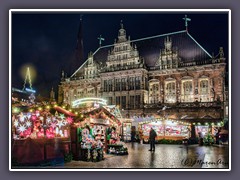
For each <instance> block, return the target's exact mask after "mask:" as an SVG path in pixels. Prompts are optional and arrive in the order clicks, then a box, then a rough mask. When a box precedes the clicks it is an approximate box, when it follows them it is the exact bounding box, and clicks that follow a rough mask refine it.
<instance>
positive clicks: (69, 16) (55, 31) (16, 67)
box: [12, 12, 228, 97]
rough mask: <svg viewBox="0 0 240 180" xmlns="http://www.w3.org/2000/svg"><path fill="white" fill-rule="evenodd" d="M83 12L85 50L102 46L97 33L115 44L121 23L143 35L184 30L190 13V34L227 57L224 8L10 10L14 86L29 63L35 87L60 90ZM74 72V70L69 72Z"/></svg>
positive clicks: (46, 92) (131, 32) (136, 35)
mask: <svg viewBox="0 0 240 180" xmlns="http://www.w3.org/2000/svg"><path fill="white" fill-rule="evenodd" d="M81 14H82V15H83V17H82V19H83V21H82V22H83V24H82V25H83V29H82V30H83V45H84V56H85V59H86V57H87V54H88V53H89V52H90V51H92V52H94V51H95V50H96V49H97V48H98V47H99V44H98V39H97V38H98V37H99V35H100V34H101V35H102V37H104V38H105V41H103V43H102V46H104V45H109V44H113V43H114V39H116V38H117V35H118V30H119V29H120V22H121V20H122V21H123V24H124V29H125V30H126V32H127V36H128V35H130V36H131V39H132V40H134V39H139V38H144V37H149V36H154V35H159V34H165V33H170V32H175V31H180V30H184V29H185V25H184V21H183V19H182V18H183V17H184V15H185V14H187V15H188V17H189V18H191V21H190V22H189V27H188V29H189V33H190V34H191V35H192V36H193V37H194V38H195V39H196V40H197V41H198V43H200V44H201V45H202V46H203V47H204V48H205V49H206V50H207V51H208V52H209V53H210V54H212V52H214V54H215V55H216V54H217V53H218V50H219V47H221V46H222V47H223V48H224V53H225V57H227V56H228V14H227V13H224V12H221V13H216V12H215V13H196V12H195V13H191V12H186V13H184V12H183V13H179V12H178V13H160V12H158V13H149V12H145V13H138V14H137V13H128V14H126V13H124V14H123V13H121V14H120V13H109V14H107V13H101V14H100V13H95V14H94V13H93V12H91V13H86V12H85V13H81V12H72V13H66V12H65V13H54V14H53V13H52V14H51V13H49V12H48V13H47V12H45V13H41V14H40V13H39V12H35V13H26V12H25V13H23V12H22V13H16V12H14V13H13V15H12V86H13V87H16V88H19V89H22V87H23V83H24V77H22V76H21V73H20V71H21V69H22V68H23V67H24V65H26V64H31V65H32V66H33V67H35V70H36V76H35V78H34V79H33V88H34V89H36V91H37V94H39V93H40V94H41V95H42V96H45V97H48V96H49V92H50V90H51V88H52V87H54V90H55V92H57V86H58V84H59V82H60V78H61V71H62V70H66V69H67V67H68V66H69V61H70V60H71V59H72V58H73V57H74V53H75V48H76V44H77V34H78V28H79V23H80V15H81ZM33 76H34V73H33ZM69 76H70V75H69Z"/></svg>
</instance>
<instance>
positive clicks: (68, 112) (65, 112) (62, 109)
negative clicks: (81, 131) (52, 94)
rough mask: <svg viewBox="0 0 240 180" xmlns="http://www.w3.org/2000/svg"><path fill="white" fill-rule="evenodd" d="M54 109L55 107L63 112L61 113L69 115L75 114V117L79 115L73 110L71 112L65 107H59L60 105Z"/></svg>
mask: <svg viewBox="0 0 240 180" xmlns="http://www.w3.org/2000/svg"><path fill="white" fill-rule="evenodd" d="M54 109H55V110H56V111H58V112H61V113H63V114H66V115H68V116H73V117H75V116H77V115H76V114H74V113H72V112H70V111H68V110H66V109H64V108H62V107H59V106H56V107H54Z"/></svg>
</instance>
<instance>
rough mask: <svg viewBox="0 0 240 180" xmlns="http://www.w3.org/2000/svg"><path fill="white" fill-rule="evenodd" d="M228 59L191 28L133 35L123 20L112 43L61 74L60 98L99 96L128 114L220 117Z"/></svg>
mask: <svg viewBox="0 0 240 180" xmlns="http://www.w3.org/2000/svg"><path fill="white" fill-rule="evenodd" d="M225 72H226V63H225V57H224V52H223V48H220V49H219V53H218V54H217V56H214V57H213V56H211V55H210V54H209V53H208V52H207V51H206V50H205V49H204V48H203V47H202V46H201V45H200V44H199V43H198V42H197V41H196V40H195V39H194V38H193V37H192V36H191V35H190V34H189V32H188V31H187V30H183V31H178V32H174V33H168V34H164V35H158V36H153V37H147V38H142V39H138V40H131V39H130V36H129V37H127V33H126V30H125V29H124V27H123V24H121V27H120V29H119V32H118V38H117V40H115V42H114V44H112V45H108V46H101V47H99V48H98V49H97V50H96V51H95V52H94V53H89V55H88V59H87V60H86V61H85V63H84V64H83V65H82V66H81V67H79V69H78V70H77V71H76V72H75V73H73V74H72V76H71V77H64V74H63V75H62V79H61V83H60V85H59V92H58V103H60V104H65V105H69V106H71V107H72V102H73V101H74V100H77V99H79V98H83V97H101V98H104V99H106V100H107V101H108V104H113V105H118V106H119V107H120V109H121V110H122V113H123V115H124V116H125V117H133V116H146V115H149V116H150V115H160V116H161V115H163V111H162V109H163V107H167V108H165V109H164V115H166V114H167V115H168V116H171V117H174V118H175V119H181V120H186V119H194V120H201V121H203V122H204V121H208V120H209V119H211V120H212V121H215V120H216V121H217V120H219V121H220V120H221V119H222V118H223V108H224V107H223V104H224V103H223V101H224V99H225V97H224V91H225ZM75 108H76V107H75Z"/></svg>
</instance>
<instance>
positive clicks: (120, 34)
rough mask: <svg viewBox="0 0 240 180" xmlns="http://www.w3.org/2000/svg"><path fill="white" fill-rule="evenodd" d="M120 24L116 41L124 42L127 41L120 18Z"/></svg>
mask: <svg viewBox="0 0 240 180" xmlns="http://www.w3.org/2000/svg"><path fill="white" fill-rule="evenodd" d="M120 26H121V28H120V29H119V32H118V42H125V41H127V38H126V31H125V29H123V22H122V20H121V23H120Z"/></svg>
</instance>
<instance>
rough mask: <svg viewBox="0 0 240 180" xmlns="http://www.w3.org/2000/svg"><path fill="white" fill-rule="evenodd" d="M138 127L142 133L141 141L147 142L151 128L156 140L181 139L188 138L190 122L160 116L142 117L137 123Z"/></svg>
mask: <svg viewBox="0 0 240 180" xmlns="http://www.w3.org/2000/svg"><path fill="white" fill-rule="evenodd" d="M138 125H139V129H141V131H142V134H143V141H144V142H148V138H149V132H150V130H151V128H153V129H154V130H155V131H156V133H157V137H156V140H160V139H171V140H182V139H184V138H189V137H190V133H191V129H190V124H189V123H186V122H181V121H177V120H173V119H160V118H153V117H152V118H150V117H149V118H145V119H144V118H143V119H142V121H141V122H139V123H138Z"/></svg>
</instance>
